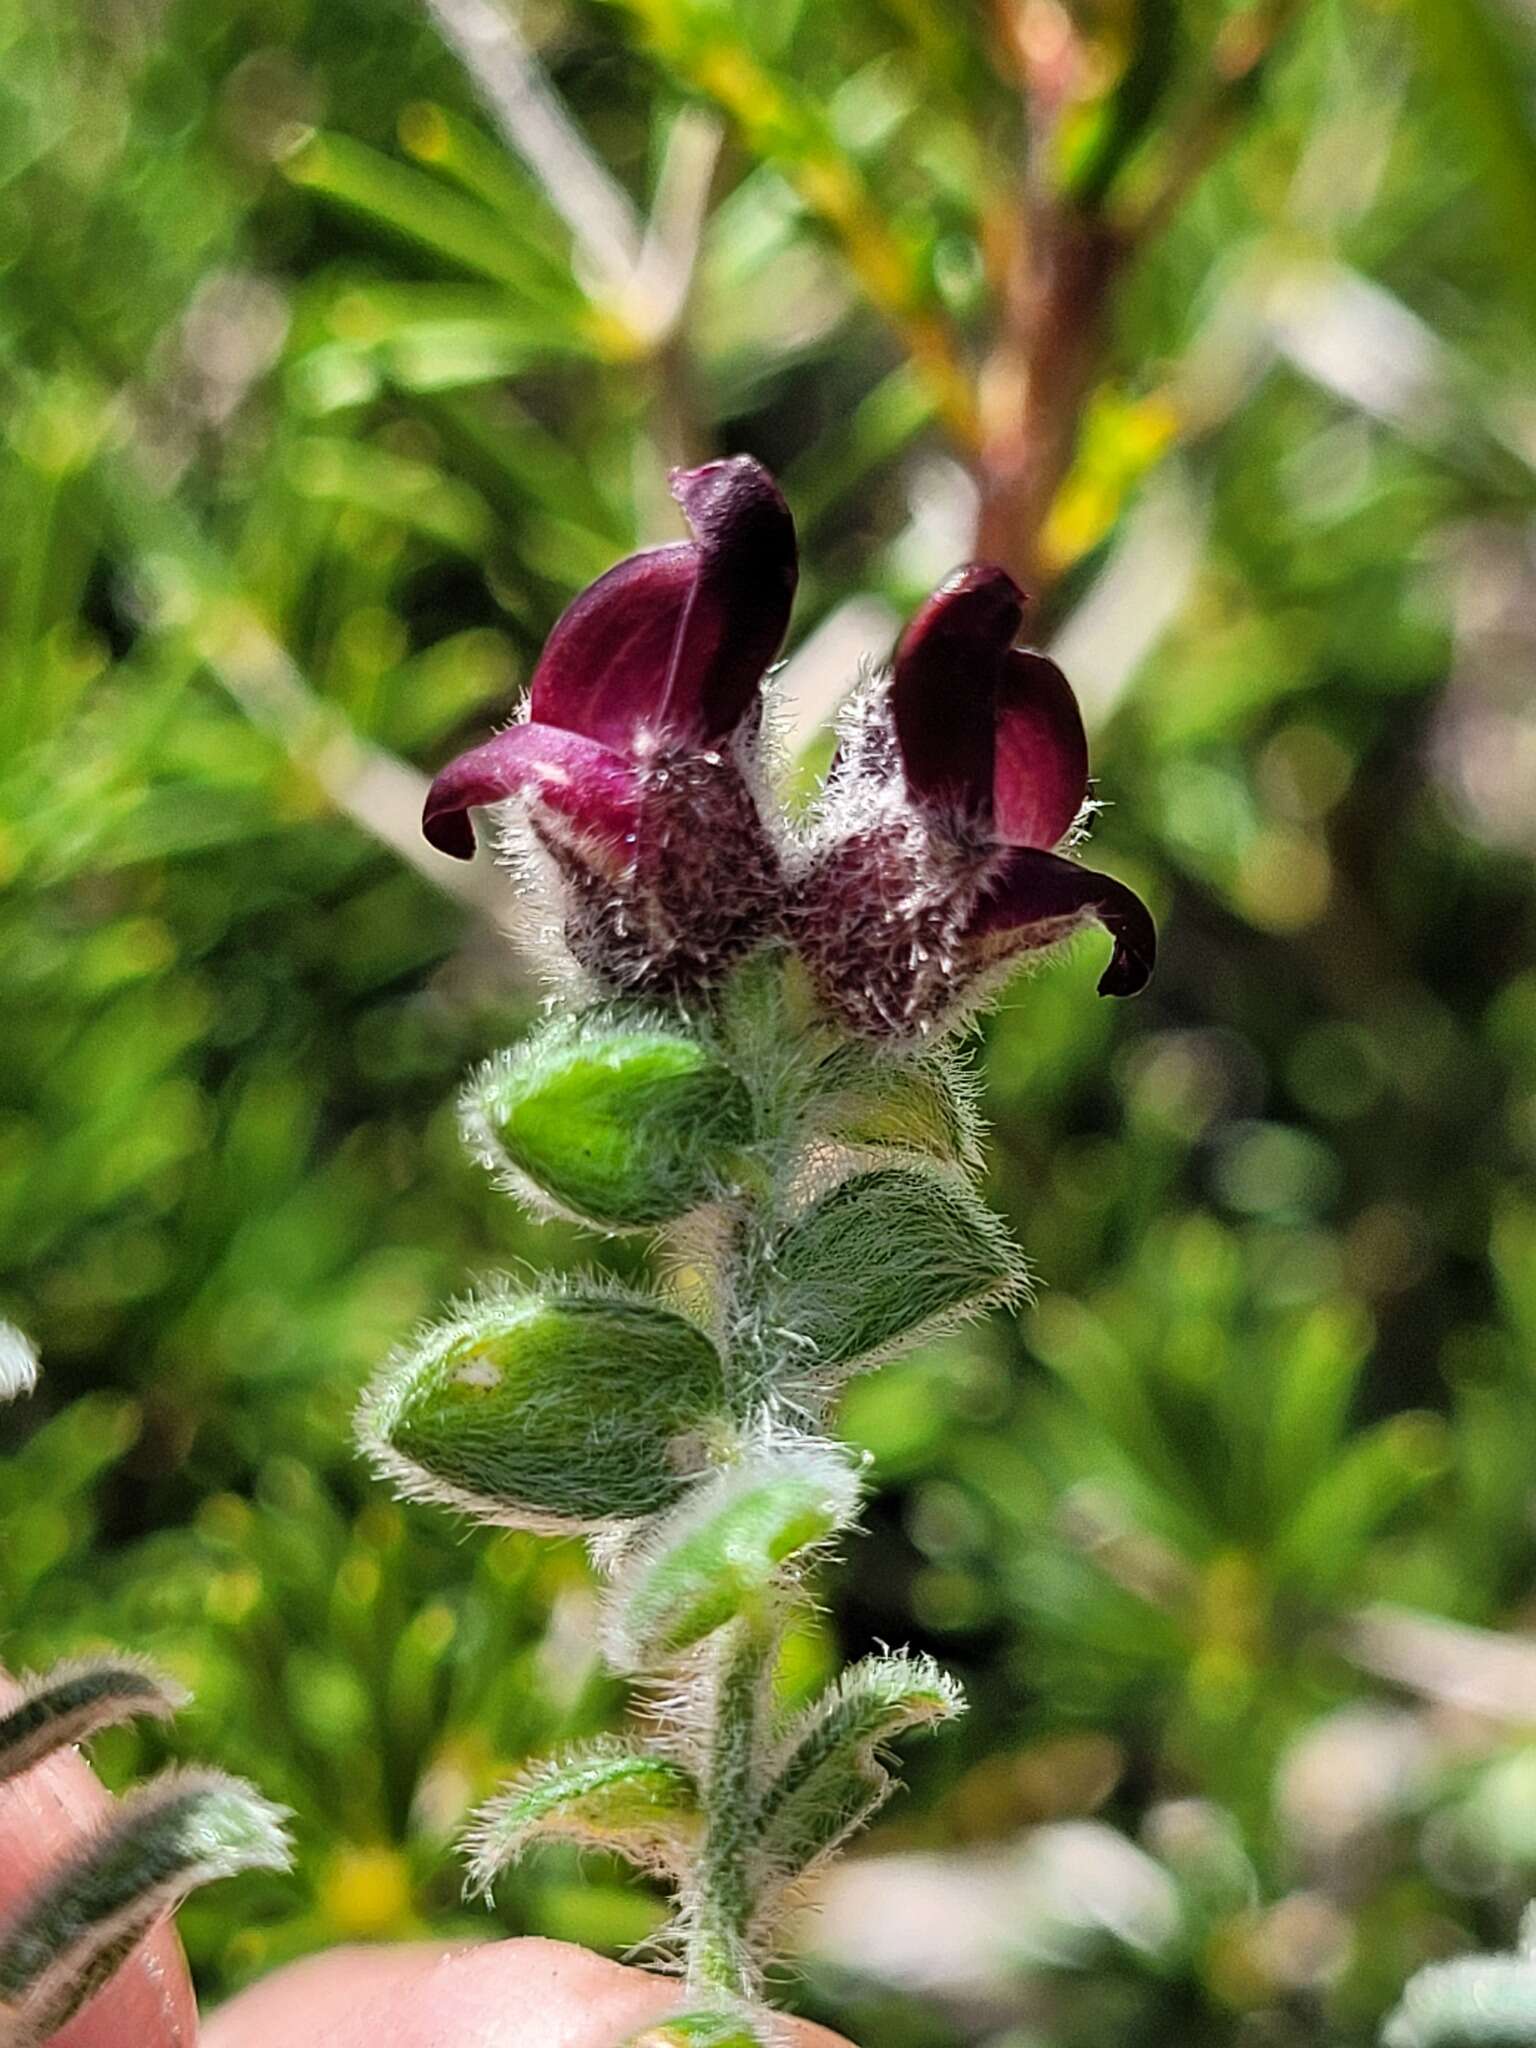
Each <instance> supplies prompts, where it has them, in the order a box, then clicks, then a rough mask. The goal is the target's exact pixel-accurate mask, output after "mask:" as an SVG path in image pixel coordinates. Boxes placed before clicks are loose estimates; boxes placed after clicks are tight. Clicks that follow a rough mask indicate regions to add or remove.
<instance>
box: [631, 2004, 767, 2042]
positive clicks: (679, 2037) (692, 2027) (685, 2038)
mask: <svg viewBox="0 0 1536 2048" xmlns="http://www.w3.org/2000/svg"><path fill="white" fill-rule="evenodd" d="M769 2039H770V2036H769V2035H768V2034H766V2033H765V2032H764V2031H763V2029H762V2025H761V2022H760V2021H759V2020H758V2019H757V2018H756V2017H755V2016H754V2015H753V2014H751V2013H748V2012H742V2011H739V2010H736V2009H733V2008H732V2007H729V2006H716V2007H712V2008H705V2009H701V2010H699V2011H697V2012H680V2013H677V2014H675V2015H674V2016H673V2017H672V2018H671V2019H669V2020H658V2021H657V2023H656V2025H655V2026H654V2027H647V2028H646V2030H645V2032H644V2033H643V2034H635V2035H632V2036H631V2038H630V2040H629V2043H628V2048H768V2041H769Z"/></svg>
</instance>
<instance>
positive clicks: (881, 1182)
mask: <svg viewBox="0 0 1536 2048" xmlns="http://www.w3.org/2000/svg"><path fill="white" fill-rule="evenodd" d="M775 1263H776V1268H777V1287H776V1291H775V1293H774V1295H773V1300H772V1309H773V1313H774V1316H775V1319H776V1321H777V1322H778V1323H779V1325H780V1326H781V1327H782V1328H783V1330H784V1331H785V1333H786V1335H787V1337H788V1339H789V1341H790V1342H791V1343H793V1344H795V1345H798V1346H800V1347H802V1348H803V1349H804V1351H805V1352H806V1353H807V1355H808V1356H809V1357H810V1358H811V1359H813V1360H814V1361H815V1364H816V1366H817V1367H820V1368H827V1369H846V1368H848V1367H850V1366H857V1365H860V1364H868V1363H870V1362H872V1361H874V1360H877V1359H880V1358H883V1357H886V1356H889V1354H890V1353H891V1352H892V1351H893V1350H895V1349H897V1348H898V1347H899V1346H901V1345H902V1344H905V1343H911V1342H913V1341H914V1340H915V1339H916V1338H917V1337H919V1336H920V1335H922V1334H923V1333H924V1332H927V1331H930V1330H932V1329H933V1328H934V1327H935V1326H939V1325H943V1324H945V1323H948V1322H950V1321H953V1320H955V1319H958V1318H962V1317H964V1316H967V1315H974V1314H976V1313H977V1312H978V1311H979V1310H981V1309H984V1308H987V1307H990V1306H992V1305H993V1304H995V1303H999V1302H1005V1301H1009V1300H1012V1299H1013V1298H1014V1297H1015V1296H1017V1295H1019V1294H1021V1293H1022V1292H1023V1291H1024V1289H1025V1287H1026V1286H1027V1284H1028V1270H1027V1268H1026V1266H1025V1264H1024V1259H1023V1255H1022V1254H1021V1253H1020V1252H1019V1250H1018V1248H1017V1246H1016V1245H1015V1244H1014V1243H1013V1241H1012V1239H1011V1238H1010V1237H1009V1235H1008V1233H1007V1231H1006V1230H1005V1229H1004V1227H1003V1225H1002V1223H1001V1222H1000V1221H999V1220H998V1218H997V1217H996V1216H994V1215H993V1214H992V1213H991V1211H990V1210H989V1209H986V1208H985V1207H983V1205H982V1204H981V1203H980V1202H979V1201H978V1200H977V1199H976V1197H975V1196H974V1195H973V1194H971V1193H970V1191H969V1190H968V1189H966V1188H963V1187H958V1186H955V1185H953V1184H952V1183H951V1182H949V1181H948V1180H941V1179H939V1178H937V1177H936V1176H934V1175H933V1174H931V1173H928V1172H925V1171H923V1170H922V1169H921V1168H918V1167H912V1166H886V1167H877V1168H876V1169H874V1170H873V1171H872V1172H868V1173H857V1174H854V1175H853V1176H852V1177H851V1178H849V1179H848V1180H845V1181H842V1182H841V1183H839V1185H838V1186H836V1187H834V1188H833V1189H832V1190H831V1191H830V1192H829V1193H827V1194H825V1195H823V1196H821V1198H820V1199H819V1200H818V1201H815V1202H813V1203H812V1204H811V1206H810V1207H809V1208H808V1209H806V1210H805V1211H804V1212H803V1213H802V1214H801V1215H800V1216H798V1217H796V1218H795V1220H794V1222H792V1223H791V1224H790V1226H789V1228H788V1229H787V1230H786V1231H785V1232H784V1235H783V1237H782V1238H781V1239H780V1241H779V1244H778V1247H777V1253H776V1260H775Z"/></svg>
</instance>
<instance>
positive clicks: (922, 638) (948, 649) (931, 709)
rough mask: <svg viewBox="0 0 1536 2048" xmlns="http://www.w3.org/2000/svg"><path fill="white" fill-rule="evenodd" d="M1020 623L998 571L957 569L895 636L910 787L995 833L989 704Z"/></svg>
mask: <svg viewBox="0 0 1536 2048" xmlns="http://www.w3.org/2000/svg"><path fill="white" fill-rule="evenodd" d="M1023 617H1024V593H1023V592H1022V591H1021V590H1020V589H1019V586H1018V585H1017V584H1016V583H1015V582H1014V580H1013V578H1012V577H1011V576H1009V575H1008V574H1007V573H1006V572H1005V571H1004V570H1002V569H991V568H986V567H984V566H980V565H975V566H972V567H971V568H969V569H961V570H960V571H959V572H958V573H957V574H956V575H954V576H951V577H950V579H949V581H948V582H947V583H945V584H942V585H941V586H940V588H939V589H938V590H936V591H935V592H934V594H933V596H932V597H930V598H929V600H928V602H927V603H926V604H925V605H924V606H923V608H922V610H921V611H920V612H919V613H918V614H917V617H916V618H915V619H913V621H912V623H911V625H910V626H908V628H907V630H906V632H905V633H904V634H903V635H902V638H901V644H900V646H899V647H898V648H897V650H896V670H895V674H894V676H893V677H892V679H891V712H892V716H893V717H894V719H895V723H896V740H897V744H898V745H899V746H900V748H901V758H902V765H903V767H904V768H905V771H906V777H907V787H908V788H909V789H910V790H911V792H912V794H913V795H914V796H915V797H916V798H917V799H918V800H919V801H920V802H923V803H928V804H931V805H933V806H934V807H935V808H937V809H942V810H945V811H948V812H951V813H952V814H954V816H955V817H956V818H958V819H960V820H962V821H964V822H967V823H970V824H974V825H976V826H977V827H979V828H980V829H981V830H982V831H984V832H990V831H991V829H992V801H993V779H994V766H993V764H994V759H995V744H994V722H995V710H994V706H995V702H996V697H997V690H998V685H999V682H1000V681H1001V679H1002V674H1003V668H1004V664H1005V662H1006V660H1007V656H1008V653H1009V650H1010V648H1011V647H1012V646H1013V641H1014V636H1015V635H1016V634H1017V632H1018V630H1019V625H1020V623H1021V621H1022V619H1023Z"/></svg>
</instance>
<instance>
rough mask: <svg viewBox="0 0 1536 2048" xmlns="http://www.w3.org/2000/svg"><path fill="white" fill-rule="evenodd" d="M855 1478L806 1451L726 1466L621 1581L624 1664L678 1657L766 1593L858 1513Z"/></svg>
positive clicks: (616, 1606) (843, 1464)
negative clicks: (786, 1568) (785, 1571)
mask: <svg viewBox="0 0 1536 2048" xmlns="http://www.w3.org/2000/svg"><path fill="white" fill-rule="evenodd" d="M857 1503H858V1479H857V1476H856V1474H855V1473H854V1472H853V1470H852V1468H851V1467H850V1466H849V1464H848V1463H847V1461H846V1459H844V1458H842V1457H839V1456H838V1455H837V1454H836V1453H833V1452H826V1453H822V1454H819V1455H818V1454H817V1453H815V1452H814V1451H810V1450H806V1451H802V1452H799V1453H787V1454H785V1455H783V1456H781V1457H778V1458H764V1459H762V1460H761V1461H758V1462H756V1463H753V1464H749V1465H746V1466H743V1467H738V1468H737V1469H735V1470H733V1471H729V1472H726V1473H722V1474H721V1475H720V1476H719V1477H718V1478H717V1479H716V1480H714V1481H712V1482H711V1483H710V1485H709V1486H708V1487H707V1488H705V1489H703V1490H702V1491H701V1493H700V1494H698V1495H696V1496H695V1497H694V1498H693V1499H692V1500H690V1501H688V1502H686V1503H685V1504H684V1505H683V1506H682V1508H680V1509H679V1510H678V1511H677V1514H676V1517H675V1520H674V1523H673V1525H672V1526H671V1527H670V1528H669V1527H667V1526H665V1525H664V1526H663V1527H662V1528H661V1529H659V1530H658V1531H657V1533H656V1537H655V1539H654V1547H653V1548H652V1549H651V1551H650V1552H649V1554H647V1555H645V1556H643V1557H641V1558H640V1559H639V1560H637V1562H636V1563H635V1564H634V1565H633V1566H631V1567H629V1568H628V1569H627V1570H626V1571H625V1573H624V1574H623V1575H622V1576H621V1578H620V1581H619V1582H618V1584H617V1585H616V1586H615V1587H614V1590H613V1595H612V1604H613V1610H614V1614H615V1616H616V1625H615V1631H614V1633H615V1636H616V1638H617V1647H618V1648H619V1650H620V1652H621V1654H622V1656H623V1658H624V1661H625V1662H627V1663H630V1664H631V1665H643V1664H651V1663H657V1662H660V1661H662V1660H663V1659H665V1658H667V1657H672V1656H677V1655H679V1654H681V1653H682V1652H683V1651H684V1650H687V1649H689V1648H691V1647H692V1646H693V1645H694V1644H695V1643H698V1642H701V1641H702V1640H703V1638H704V1637H705V1636H707V1635H710V1634H712V1633H713V1632H714V1631H715V1630H716V1629H718V1628H722V1627H723V1626H724V1625H725V1624H726V1623H727V1622H728V1621H730V1620H732V1619H733V1618H734V1617H735V1616H736V1615H738V1614H741V1613H743V1612H744V1611H745V1610H746V1609H748V1608H749V1607H751V1606H752V1605H753V1604H754V1603H756V1602H758V1601H760V1600H761V1599H763V1598H764V1597H765V1596H766V1595H767V1593H768V1592H769V1590H770V1588H771V1587H772V1586H773V1584H774V1582H775V1579H776V1578H777V1577H778V1575H779V1574H780V1572H781V1571H782V1569H783V1567H784V1566H785V1565H787V1564H788V1563H790V1562H791V1561H792V1560H793V1559H794V1558H796V1557H797V1556H798V1555H799V1554H800V1553H801V1552H802V1551H804V1550H806V1549H808V1548H810V1547H812V1546H814V1545H815V1544H818V1543H822V1542H824V1541H825V1540H826V1539H827V1538H828V1537H829V1536H831V1535H832V1534H833V1533H834V1532H835V1531H836V1530H837V1529H839V1528H841V1527H843V1526H845V1525H846V1523H847V1522H848V1521H850V1520H851V1519H852V1516H853V1513H854V1510H855V1508H856V1506H857Z"/></svg>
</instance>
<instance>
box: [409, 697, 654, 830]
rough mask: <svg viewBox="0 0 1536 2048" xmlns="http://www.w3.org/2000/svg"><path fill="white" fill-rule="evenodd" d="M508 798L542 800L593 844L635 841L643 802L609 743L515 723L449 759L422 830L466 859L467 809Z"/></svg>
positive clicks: (549, 810)
mask: <svg viewBox="0 0 1536 2048" xmlns="http://www.w3.org/2000/svg"><path fill="white" fill-rule="evenodd" d="M509 796H525V797H528V798H530V799H531V800H532V801H534V802H536V803H537V804H538V805H539V807H540V808H541V809H542V810H543V811H544V812H545V813H546V814H552V815H553V817H555V818H558V819H559V820H561V821H562V822H563V823H564V824H566V825H568V826H569V827H571V828H573V829H574V831H576V832H577V833H579V834H581V835H582V837H583V838H586V839H589V840H590V841H592V842H593V843H594V844H595V845H599V846H605V847H611V848H613V849H614V850H618V849H619V848H621V847H623V846H624V845H625V843H626V842H627V841H632V840H633V837H634V834H635V832H636V830H637V827H638V820H639V803H638V797H637V794H636V789H635V778H634V773H633V771H632V770H631V769H630V767H629V765H628V763H627V762H625V761H623V760H621V759H620V757H619V756H618V755H617V754H615V753H614V752H613V751H612V749H611V748H608V747H604V746H599V745H598V743H597V742H596V741H595V740H590V739H584V738H583V737H582V736H581V735H580V734H579V733H573V732H562V731H561V730H560V729H559V728H558V727H556V726H550V725H514V726H512V727H510V728H509V729H508V730H507V731H506V732H500V733H498V734H497V735H496V737H495V739H493V740H487V741H486V742H485V744H484V746H480V747H473V748H471V749H470V751H469V752H468V753H467V754H460V755H459V757H458V759H457V760H455V761H450V762H449V763H448V765H447V767H446V768H445V769H444V770H443V772H442V773H441V775H439V776H438V778H437V780H436V781H435V782H434V783H433V785H432V787H431V788H430V789H429V790H428V792H427V801H426V805H425V807H424V809H423V811H422V814H421V829H422V830H423V832H425V834H426V836H427V838H428V839H429V840H430V841H431V843H432V844H433V845H434V846H435V847H436V848H437V849H438V851H439V852H440V853H447V854H451V855H452V856H453V857H454V859H455V860H468V859H469V858H470V857H471V855H472V854H473V853H474V850H475V832H474V827H473V825H472V824H471V823H470V820H469V812H470V811H471V809H472V808H473V807H474V806H475V805H477V804H497V803H501V802H502V801H503V799H504V798H506V797H509Z"/></svg>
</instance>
